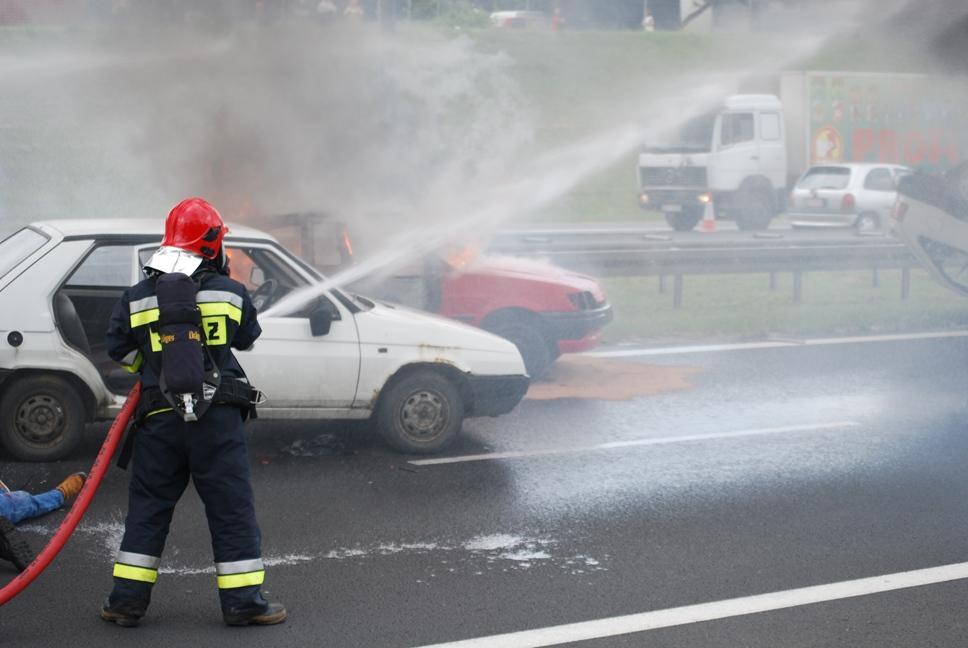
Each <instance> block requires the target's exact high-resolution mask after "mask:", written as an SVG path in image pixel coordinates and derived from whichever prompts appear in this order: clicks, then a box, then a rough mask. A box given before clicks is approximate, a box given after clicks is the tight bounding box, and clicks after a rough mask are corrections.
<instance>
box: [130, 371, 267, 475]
mask: <svg viewBox="0 0 968 648" xmlns="http://www.w3.org/2000/svg"><path fill="white" fill-rule="evenodd" d="M211 402H212V405H231V406H233V407H238V408H239V409H240V410H242V420H243V421H244V420H246V419H249V418H253V419H255V418H258V412H257V411H256V406H257V405H259V404H260V403H263V402H265V395H264V394H263V393H262V392H261V391H259V390H258V389H256V388H255V387H253V386H252V385H250V384H249V383H248V382H246V381H244V380H239V379H238V378H233V377H231V376H223V377H222V379H221V382H220V383H219V386H218V388H217V389H216V390H215V395H214V396H212V401H211ZM172 411H174V408H173V407H172V406H171V403H170V402H169V401H168V399H166V398H165V395H164V394H163V393H162V391H161V389H159V388H158V387H146V388H144V389H143V390H142V391H141V398H140V399H139V400H138V407H137V409H136V410H135V413H134V421H133V423H132V424H131V427H130V428H129V429H128V433H127V438H125V440H124V446H123V447H122V448H121V454H120V455H118V461H117V466H118V468H121V469H122V470H124V469H127V467H128V463H129V462H130V461H131V454H132V452H133V450H134V440H135V438H136V437H137V436H138V433H139V432H140V430H141V428H142V427H143V426H144V422H145V420H146V419H148V418H149V417H151V416H154V415H155V414H161V413H164V412H172Z"/></svg>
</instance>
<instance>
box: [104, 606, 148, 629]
mask: <svg viewBox="0 0 968 648" xmlns="http://www.w3.org/2000/svg"><path fill="white" fill-rule="evenodd" d="M145 611H146V609H145V606H143V605H139V604H132V603H119V604H115V605H111V602H110V600H105V601H104V605H102V606H101V618H102V619H104V620H105V621H110V622H111V623H117V624H118V625H119V626H121V627H123V628H134V627H135V626H137V625H138V623H139V622H140V621H141V617H143V616H144V615H145Z"/></svg>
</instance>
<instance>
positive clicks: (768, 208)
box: [736, 189, 773, 231]
mask: <svg viewBox="0 0 968 648" xmlns="http://www.w3.org/2000/svg"><path fill="white" fill-rule="evenodd" d="M739 204H740V210H739V212H737V214H736V226H737V227H738V228H740V229H741V230H743V231H753V230H763V229H766V228H767V227H769V226H770V221H771V220H773V195H772V194H771V193H770V192H769V191H766V190H763V189H745V190H744V191H743V194H742V196H741V197H740V200H739Z"/></svg>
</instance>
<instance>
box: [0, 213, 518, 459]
mask: <svg viewBox="0 0 968 648" xmlns="http://www.w3.org/2000/svg"><path fill="white" fill-rule="evenodd" d="M162 227H163V223H161V222H160V221H139V220H107V219H91V220H64V221H48V222H38V223H34V224H32V225H30V226H28V227H26V228H24V229H22V230H20V231H18V232H16V233H15V234H13V235H11V236H10V237H8V238H7V239H5V240H3V241H2V242H0V444H2V446H3V448H4V449H5V450H6V451H7V452H8V453H9V454H10V455H12V456H14V457H16V458H18V459H24V460H35V461H36V460H40V461H48V460H53V459H57V458H60V457H64V456H66V455H67V454H69V453H70V452H71V451H72V450H73V449H74V448H75V447H76V445H77V443H78V442H79V441H80V440H81V437H82V433H83V429H84V424H85V423H86V422H89V421H94V420H98V419H106V418H111V417H113V416H114V415H116V414H117V412H118V411H119V410H120V407H121V405H122V404H123V401H124V395H125V394H126V393H127V391H128V389H129V388H130V387H131V386H132V385H133V384H134V379H135V378H134V377H132V376H130V375H128V374H126V373H125V372H124V371H123V370H122V369H121V368H120V366H119V365H118V364H117V363H115V362H113V361H112V360H111V359H110V358H108V356H107V352H106V348H105V333H106V331H107V325H108V319H109V317H110V314H111V311H112V309H113V307H114V305H115V303H116V302H117V300H118V298H119V297H120V295H121V293H122V291H124V289H125V288H127V287H128V286H130V285H132V284H134V283H136V282H137V281H139V280H140V279H141V278H142V275H141V264H142V263H144V261H145V260H146V259H147V258H148V257H149V256H150V255H151V253H152V252H153V251H154V250H155V248H157V246H158V244H159V241H160V239H161V234H162ZM230 227H231V233H230V234H229V236H228V237H227V238H226V241H225V245H226V249H227V252H228V254H229V258H230V259H231V266H230V267H231V268H232V276H233V277H234V278H236V279H238V280H239V281H241V282H242V283H244V284H246V285H247V287H248V288H249V289H250V291H251V293H252V299H253V303H254V304H255V305H256V307H257V308H259V309H261V310H264V309H266V308H267V307H268V306H270V305H272V304H273V303H277V302H278V300H279V299H280V298H281V297H283V296H284V295H286V294H288V293H290V292H292V291H294V290H297V289H299V288H303V287H306V286H310V285H312V284H314V283H315V282H318V281H320V280H321V279H322V277H321V276H320V275H319V274H318V273H317V272H316V271H315V270H313V269H312V268H310V267H309V266H308V265H306V264H305V263H303V262H302V261H300V260H299V259H298V258H296V257H295V256H293V255H292V254H291V253H289V252H288V251H287V250H286V249H285V248H283V247H282V246H281V245H280V244H279V243H278V242H277V241H276V240H275V239H274V238H272V237H271V236H269V235H267V234H265V233H263V232H260V231H258V230H255V229H252V228H249V227H243V226H240V225H230ZM260 323H261V325H262V328H263V333H262V336H261V337H260V338H259V340H258V341H257V342H256V344H255V346H254V347H253V349H252V350H250V351H244V352H236V353H237V356H238V358H239V361H240V362H241V363H242V366H243V368H244V369H245V371H246V373H247V374H248V376H249V379H250V380H251V382H252V383H253V384H254V385H255V386H256V387H258V388H259V389H261V390H262V391H264V392H265V393H266V394H267V396H268V398H269V400H268V402H266V403H265V404H264V405H262V406H260V407H259V416H260V418H266V419H367V418H370V417H373V418H374V419H375V422H376V425H377V427H378V428H379V430H380V432H381V433H382V434H383V436H384V437H385V438H386V440H387V441H388V442H389V443H390V444H391V445H392V446H394V447H395V448H397V449H399V450H402V451H405V452H437V451H439V450H441V449H442V448H443V447H445V446H446V445H447V444H448V443H450V442H451V441H452V440H453V439H454V437H455V436H456V435H457V434H458V433H459V431H460V429H461V424H462V422H463V419H464V418H465V417H469V416H497V415H500V414H504V413H506V412H509V411H510V410H512V409H513V408H514V407H515V406H516V405H517V403H518V402H519V401H520V400H521V399H522V398H523V396H524V393H525V392H526V391H527V387H528V382H529V379H528V376H527V374H526V372H525V368H524V363H523V361H522V359H521V355H520V353H519V352H518V350H517V348H516V347H515V346H514V344H512V343H511V342H508V341H507V340H505V339H503V338H500V337H498V336H496V335H492V334H490V333H487V332H485V331H482V330H480V329H477V328H472V327H470V326H467V325H464V324H461V323H458V322H454V321H453V320H449V319H443V318H441V317H437V316H433V315H429V314H426V313H421V312H418V311H414V310H408V309H405V308H402V307H398V306H391V305H389V304H383V303H379V302H374V301H371V300H369V299H367V298H365V297H361V296H358V295H351V294H347V293H344V292H342V291H340V290H336V289H330V290H326V291H325V292H323V293H322V294H321V295H320V296H319V297H318V298H315V299H313V300H312V302H311V303H310V304H309V305H308V306H306V307H304V308H303V309H301V310H300V311H298V312H296V313H294V314H292V315H289V316H286V317H271V318H267V317H263V318H260Z"/></svg>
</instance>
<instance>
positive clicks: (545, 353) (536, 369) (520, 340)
mask: <svg viewBox="0 0 968 648" xmlns="http://www.w3.org/2000/svg"><path fill="white" fill-rule="evenodd" d="M532 319H535V318H532ZM484 329H485V330H487V331H490V332H491V333H494V334H495V335H500V336H501V337H502V338H504V339H505V340H508V341H509V342H513V343H514V346H516V347H518V352H519V353H520V354H521V359H522V360H524V368H525V370H527V372H528V375H529V376H531V379H532V380H538V379H540V378H542V377H543V376H544V375H545V374H546V373H547V372H548V368H549V367H551V365H552V364H553V363H554V361H555V359H556V358H557V357H558V356H557V355H556V354H555V353H554V352H553V351H552V348H551V347H552V344H553V343H552V341H550V340H548V339H547V338H546V337H545V336H544V334H543V333H542V332H541V330H539V328H538V326H537V323H536V322H529V321H527V320H510V321H504V322H498V323H495V324H494V325H488V324H487V323H486V322H485V324H484Z"/></svg>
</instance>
